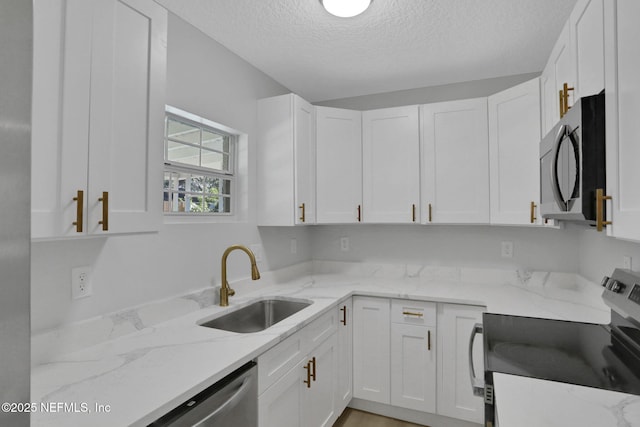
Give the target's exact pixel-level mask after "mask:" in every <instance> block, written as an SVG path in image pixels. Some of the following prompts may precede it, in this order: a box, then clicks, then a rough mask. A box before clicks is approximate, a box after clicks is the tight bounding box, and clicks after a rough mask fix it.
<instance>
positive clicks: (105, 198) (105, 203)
mask: <svg viewBox="0 0 640 427" xmlns="http://www.w3.org/2000/svg"><path fill="white" fill-rule="evenodd" d="M98 201H99V202H102V221H98V224H102V230H103V231H108V230H109V192H108V191H103V192H102V197H100V198H99V199H98Z"/></svg>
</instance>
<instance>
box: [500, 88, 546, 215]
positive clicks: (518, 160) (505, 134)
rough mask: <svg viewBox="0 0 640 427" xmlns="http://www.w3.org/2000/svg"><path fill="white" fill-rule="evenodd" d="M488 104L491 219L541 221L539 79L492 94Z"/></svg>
mask: <svg viewBox="0 0 640 427" xmlns="http://www.w3.org/2000/svg"><path fill="white" fill-rule="evenodd" d="M488 108H489V163H490V168H489V170H490V174H489V176H490V184H491V185H490V188H491V191H490V194H491V223H492V224H532V223H533V224H539V223H541V218H538V217H540V215H537V212H536V211H537V210H536V209H535V208H534V209H533V212H532V205H531V203H534V204H535V206H537V205H538V204H539V201H538V200H539V198H540V167H539V160H538V158H539V151H540V148H539V147H540V138H541V134H540V81H539V79H537V78H536V79H533V80H530V81H528V82H525V83H522V84H519V85H517V86H515V87H512V88H509V89H507V90H505V91H502V92H500V93H497V94H495V95H492V96H490V97H489V98H488ZM533 218H535V219H533Z"/></svg>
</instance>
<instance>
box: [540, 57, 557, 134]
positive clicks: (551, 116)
mask: <svg viewBox="0 0 640 427" xmlns="http://www.w3.org/2000/svg"><path fill="white" fill-rule="evenodd" d="M559 105H560V100H559V99H558V91H557V90H556V81H555V73H554V69H553V67H552V66H551V65H550V64H548V65H547V66H546V67H545V69H544V70H542V74H541V75H540V107H541V109H542V111H541V121H542V136H545V135H546V134H547V133H549V131H550V130H551V129H552V128H553V126H554V125H555V124H556V123H557V122H558V120H559V119H560V113H559V110H558V108H559Z"/></svg>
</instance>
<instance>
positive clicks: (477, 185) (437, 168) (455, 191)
mask: <svg viewBox="0 0 640 427" xmlns="http://www.w3.org/2000/svg"><path fill="white" fill-rule="evenodd" d="M420 108H421V111H422V207H423V211H422V218H421V221H422V222H423V223H432V222H433V223H488V222H489V142H488V130H487V99H486V98H477V99H467V100H462V101H450V102H439V103H435V104H427V105H423V106H421V107H420Z"/></svg>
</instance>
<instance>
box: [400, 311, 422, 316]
mask: <svg viewBox="0 0 640 427" xmlns="http://www.w3.org/2000/svg"><path fill="white" fill-rule="evenodd" d="M402 314H404V315H405V316H415V317H422V316H424V314H423V313H416V312H414V311H403V312H402Z"/></svg>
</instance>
